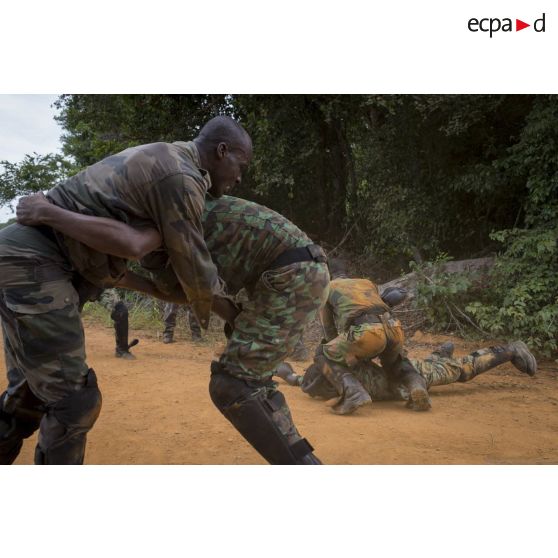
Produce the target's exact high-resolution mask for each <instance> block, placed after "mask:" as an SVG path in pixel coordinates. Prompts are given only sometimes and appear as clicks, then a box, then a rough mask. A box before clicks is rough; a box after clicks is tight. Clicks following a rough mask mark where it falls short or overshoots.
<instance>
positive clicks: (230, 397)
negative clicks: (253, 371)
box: [209, 361, 254, 411]
mask: <svg viewBox="0 0 558 558" xmlns="http://www.w3.org/2000/svg"><path fill="white" fill-rule="evenodd" d="M253 391H254V388H251V387H250V386H248V384H247V383H246V382H244V381H243V380H240V379H238V378H235V377H234V376H231V375H230V374H229V373H228V372H227V371H226V368H225V367H224V366H223V365H222V364H221V363H220V362H217V361H213V362H212V363H211V379H210V380H209V396H210V397H211V401H213V404H214V405H215V406H216V407H217V408H218V409H219V410H220V411H224V410H226V409H228V408H229V407H230V406H231V405H233V404H234V403H237V402H239V401H242V400H244V399H246V398H247V397H248V396H249V395H250V394H251V393H252V392H253Z"/></svg>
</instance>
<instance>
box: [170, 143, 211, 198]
mask: <svg viewBox="0 0 558 558" xmlns="http://www.w3.org/2000/svg"><path fill="white" fill-rule="evenodd" d="M173 145H176V146H177V147H178V148H179V149H180V150H181V151H182V152H183V153H185V154H186V156H187V157H188V158H189V159H190V160H191V161H192V163H194V165H195V166H196V168H197V169H198V170H199V171H200V174H201V175H202V177H203V179H204V181H205V183H206V184H207V188H206V191H207V192H209V190H210V189H211V176H210V175H209V171H207V170H205V169H202V167H201V159H200V152H199V151H198V148H197V147H196V144H195V142H193V141H175V142H174V143H173Z"/></svg>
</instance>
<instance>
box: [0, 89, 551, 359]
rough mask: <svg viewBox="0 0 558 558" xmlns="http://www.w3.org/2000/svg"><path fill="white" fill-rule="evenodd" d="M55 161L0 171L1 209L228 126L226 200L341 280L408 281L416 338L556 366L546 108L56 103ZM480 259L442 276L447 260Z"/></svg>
mask: <svg viewBox="0 0 558 558" xmlns="http://www.w3.org/2000/svg"><path fill="white" fill-rule="evenodd" d="M56 107H57V109H58V117H57V119H58V121H59V123H60V124H61V125H62V127H63V128H64V135H63V138H62V142H63V152H62V153H55V154H52V153H51V154H48V153H47V154H38V153H33V154H29V155H27V156H26V157H25V159H24V160H23V161H18V162H14V161H1V162H0V204H6V203H10V202H13V200H14V199H15V198H16V197H17V196H19V195H22V194H25V193H29V192H33V191H38V190H47V189H48V188H50V187H51V186H52V185H53V184H54V183H56V182H57V181H59V180H63V179H64V178H65V177H67V176H69V175H71V174H73V173H75V172H77V171H79V170H80V169H82V168H84V167H85V166H87V165H89V164H92V163H94V162H96V161H98V160H99V159H101V158H103V157H104V156H106V155H109V154H111V153H115V152H117V151H120V150H122V149H125V148H126V147H129V146H133V145H137V144H142V143H149V142H154V141H175V140H188V139H191V138H192V137H194V136H195V135H196V132H197V130H199V128H200V126H201V125H203V123H204V122H205V121H206V120H208V119H209V118H210V117H212V116H214V115H216V114H229V115H232V116H234V117H235V118H238V119H239V120H240V121H241V122H242V124H243V125H244V126H245V127H246V129H247V130H248V132H249V133H250V134H251V136H252V139H253V142H254V159H253V161H252V164H251V166H250V169H249V172H248V174H247V176H246V177H245V179H244V181H243V183H242V185H241V186H240V187H239V188H238V189H237V190H236V191H235V192H233V194H234V195H236V196H239V197H245V198H247V199H251V200H254V201H257V202H259V203H263V204H264V205H267V206H269V207H271V208H273V209H275V210H276V211H279V212H280V213H282V214H284V215H285V216H287V217H288V218H289V219H291V220H292V221H293V222H294V223H296V224H297V225H298V226H299V227H301V228H302V229H303V230H305V231H306V232H307V233H308V234H309V235H310V236H311V237H312V238H313V239H314V240H315V241H316V242H319V243H321V244H322V245H323V246H324V247H325V248H326V249H328V250H329V251H330V252H331V253H332V254H333V255H341V256H343V257H344V258H346V259H347V260H348V261H349V262H350V264H351V269H352V271H353V272H354V273H359V274H364V275H366V276H368V277H371V278H372V279H374V280H376V281H377V282H378V283H385V282H387V281H388V280H390V279H393V278H395V277H398V276H401V275H403V274H407V273H409V272H412V273H413V274H414V278H415V286H416V289H415V291H416V296H415V298H414V305H415V307H417V308H422V309H423V314H424V316H425V320H426V323H425V325H426V326H427V327H429V328H431V329H434V330H442V331H452V330H455V331H458V332H459V333H460V334H462V335H473V336H480V337H483V336H484V337H486V338H489V337H492V338H494V337H502V338H504V337H509V338H522V339H524V340H525V341H526V342H527V343H528V344H529V345H530V346H531V347H532V348H534V349H535V350H537V352H538V353H539V354H541V355H545V356H554V357H555V356H556V353H557V352H558V342H557V338H558V248H557V237H558V97H557V96H552V95H61V96H60V97H59V98H58V100H57V102H56ZM471 258H475V259H476V258H483V261H485V262H486V261H489V262H490V265H489V270H488V271H486V269H485V268H483V270H482V271H480V270H478V269H476V267H475V266H472V267H467V268H466V269H465V270H462V269H460V270H458V271H457V272H455V270H453V271H452V272H451V273H450V272H449V271H448V269H449V268H448V262H451V260H465V259H471Z"/></svg>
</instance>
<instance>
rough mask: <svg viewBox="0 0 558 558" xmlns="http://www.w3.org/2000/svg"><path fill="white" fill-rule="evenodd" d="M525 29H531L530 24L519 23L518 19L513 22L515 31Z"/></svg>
mask: <svg viewBox="0 0 558 558" xmlns="http://www.w3.org/2000/svg"><path fill="white" fill-rule="evenodd" d="M526 27H531V24H530V23H525V22H524V21H521V20H520V19H516V20H515V30H516V31H521V30H522V29H525V28H526Z"/></svg>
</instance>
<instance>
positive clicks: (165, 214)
mask: <svg viewBox="0 0 558 558" xmlns="http://www.w3.org/2000/svg"><path fill="white" fill-rule="evenodd" d="M200 164H201V163H200V159H199V154H198V150H197V148H196V146H195V144H194V142H187V143H186V142H175V143H162V142H159V143H152V144H147V145H140V146H137V147H131V148H129V149H126V150H124V151H122V152H121V153H117V154H116V155H111V156H109V157H107V158H105V159H103V160H102V161H100V162H98V163H95V164H94V165H91V166H90V167H87V168H86V169H85V170H83V171H81V172H80V173H78V174H77V175H75V176H73V177H72V178H70V179H69V180H67V181H65V182H63V183H62V184H59V185H58V186H56V187H54V188H52V189H51V190H50V191H49V192H48V194H47V197H48V198H49V199H50V200H51V201H52V202H53V203H55V204H56V205H58V206H60V207H64V208H66V209H69V210H71V211H77V212H78V213H82V214H85V215H95V216H98V217H108V218H112V219H117V220H118V221H123V222H125V223H127V224H129V225H130V226H132V227H136V228H141V227H146V226H153V225H155V227H156V228H157V229H158V230H159V232H160V233H161V236H162V238H163V244H164V246H165V249H166V251H167V253H168V256H169V261H170V264H171V265H172V268H173V269H174V272H175V273H176V276H177V278H178V281H179V282H180V285H181V287H182V289H183V290H184V292H185V293H186V294H187V296H188V298H189V299H190V300H192V302H193V305H194V307H195V311H196V313H197V314H198V317H199V318H200V322H201V323H202V325H204V323H205V324H206V323H207V320H208V318H209V311H210V307H211V297H212V292H213V291H214V290H216V289H217V288H218V280H217V272H216V269H215V266H214V265H213V262H212V261H211V257H210V255H209V252H208V250H207V247H206V245H205V242H204V239H203V228H202V223H201V221H202V214H203V209H204V203H205V195H206V193H207V191H208V190H209V188H210V187H211V182H210V177H209V174H208V173H207V172H206V171H204V170H202V169H200ZM57 236H58V238H59V242H60V245H61V247H62V249H63V250H64V251H65V253H66V254H67V256H68V258H69V260H70V261H71V263H72V264H73V266H74V267H75V269H76V270H77V271H78V272H79V273H80V274H81V275H82V276H83V277H85V278H86V279H87V280H89V281H91V283H93V284H95V285H97V286H100V287H110V286H112V285H114V284H115V283H116V282H117V281H118V280H119V279H120V278H121V277H122V275H123V273H124V271H125V268H126V262H125V261H124V260H123V259H121V258H117V257H113V256H108V255H106V254H100V253H99V252H96V251H95V250H92V249H91V248H88V247H87V246H85V245H83V244H81V243H79V242H77V241H76V240H73V239H71V238H69V237H67V236H63V235H60V234H57ZM204 327H205V326H204Z"/></svg>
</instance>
